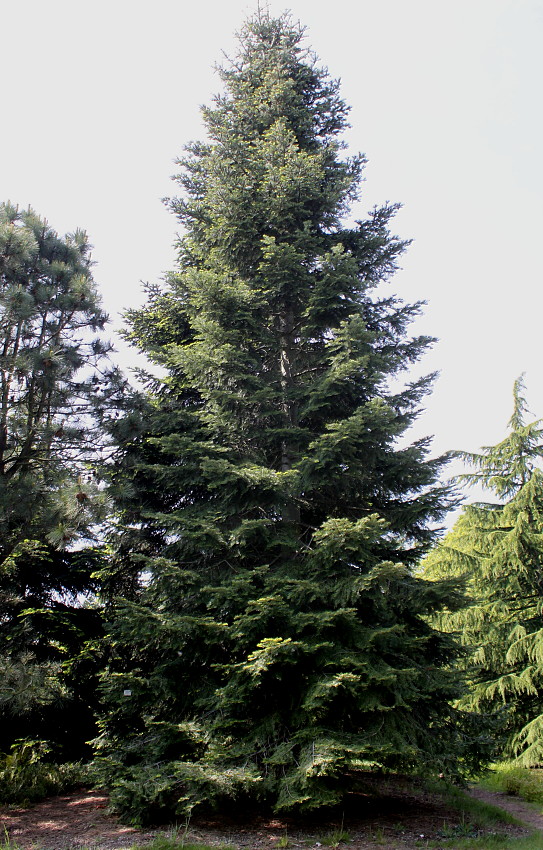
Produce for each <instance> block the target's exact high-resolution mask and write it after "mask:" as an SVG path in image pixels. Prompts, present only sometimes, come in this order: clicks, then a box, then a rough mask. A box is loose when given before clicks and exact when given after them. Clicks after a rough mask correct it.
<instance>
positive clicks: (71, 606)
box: [0, 203, 109, 747]
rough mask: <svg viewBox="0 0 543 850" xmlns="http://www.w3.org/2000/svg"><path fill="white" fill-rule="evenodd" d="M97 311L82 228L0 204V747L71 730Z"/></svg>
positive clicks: (91, 552) (87, 518)
mask: <svg viewBox="0 0 543 850" xmlns="http://www.w3.org/2000/svg"><path fill="white" fill-rule="evenodd" d="M106 319H107V317H106V315H105V313H104V311H103V310H102V307H101V304H100V298H99V296H98V292H97V288H96V284H95V282H94V280H93V277H92V262H91V257H90V245H89V242H88V238H87V236H86V234H85V233H84V232H83V231H81V230H78V231H76V232H75V233H73V234H70V235H68V236H66V237H64V238H62V237H60V236H59V235H58V234H57V233H56V231H55V230H53V229H52V227H51V226H50V225H49V224H48V223H47V222H46V221H45V220H44V219H42V218H40V217H39V216H38V215H37V214H36V213H35V212H34V211H33V210H32V209H27V210H19V209H18V208H17V207H15V206H13V205H12V204H10V203H4V204H2V205H0V576H1V587H0V618H1V623H2V635H1V637H0V655H1V660H0V663H1V664H2V668H3V673H4V680H3V686H2V689H1V691H0V705H1V707H2V711H3V712H4V715H5V716H7V717H8V718H9V723H7V724H6V723H5V724H3V732H2V734H1V735H0V746H2V747H4V746H6V744H7V743H9V741H10V740H13V738H14V737H15V738H16V737H20V736H21V735H23V734H26V730H27V728H28V726H29V724H30V725H31V726H32V728H33V735H34V737H40V736H49V735H53V736H55V737H56V736H60V737H61V735H62V733H61V729H62V726H63V723H64V721H67V717H68V714H70V717H71V721H73V725H70V722H68V721H67V722H68V726H69V728H70V730H71V731H70V735H69V737H71V738H72V739H73V740H75V738H76V737H77V735H75V734H73V727H74V725H76V724H77V719H78V718H79V720H81V713H79V714H78V712H77V711H76V706H75V704H74V702H73V701H72V702H71V703H70V708H69V712H68V710H67V709H66V711H65V712H64V714H62V713H59V706H60V705H61V704H63V705H64V707H65V708H66V702H67V700H66V697H67V693H68V691H69V688H68V687H67V680H66V678H64V679H63V681H62V682H61V681H60V679H59V678H58V676H59V674H60V664H61V663H64V662H66V661H67V660H68V659H69V658H70V657H71V656H73V655H74V654H75V653H76V651H77V649H78V648H80V647H81V645H82V643H83V641H84V639H85V638H86V637H88V636H89V634H96V633H97V631H98V629H99V626H98V619H99V618H98V612H96V611H95V612H91V611H90V610H88V609H85V608H84V607H83V606H82V604H81V603H82V598H81V597H82V596H83V595H84V594H86V593H88V592H89V591H92V590H93V588H95V582H94V581H93V579H92V578H91V575H92V573H93V571H94V570H95V569H96V567H97V564H98V562H99V554H98V551H97V550H96V548H95V546H94V544H95V543H96V541H95V540H94V539H93V536H92V534H91V528H92V525H93V523H95V522H97V521H98V520H99V519H100V517H101V514H102V503H103V496H102V495H101V494H100V493H99V492H98V489H97V487H96V485H95V483H93V481H92V468H89V461H91V460H92V461H93V463H94V464H96V461H97V459H98V457H99V455H100V453H101V451H102V450H103V445H104V443H103V436H102V434H101V433H100V431H99V428H98V424H97V422H96V419H95V418H94V417H93V415H92V411H93V408H94V402H93V396H94V394H95V390H96V389H97V387H98V385H99V384H100V382H101V379H102V377H103V374H104V369H105V365H104V364H105V355H106V354H107V352H108V350H109V345H108V344H107V343H106V342H104V341H103V338H102V336H101V334H102V331H103V329H104V326H105V322H106ZM84 543H86V545H84ZM75 544H77V551H75V550H74V545H75ZM45 706H48V708H45ZM34 709H35V711H34ZM33 711H34V713H33ZM53 716H54V718H55V719H54V721H53V720H52V717H53ZM88 732H89V727H88V725H87V727H86V729H85V730H82V731H81V734H80V735H79V737H78V740H79V741H80V740H81V737H82V738H83V739H84V738H85V737H88Z"/></svg>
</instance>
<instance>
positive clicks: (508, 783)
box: [479, 762, 543, 806]
mask: <svg viewBox="0 0 543 850" xmlns="http://www.w3.org/2000/svg"><path fill="white" fill-rule="evenodd" d="M479 784H480V785H481V786H482V787H483V788H488V789H489V790H490V791H504V792H505V793H506V794H513V795H514V796H515V797H520V798H521V799H522V800H526V801H527V802H528V803H539V804H540V805H542V806H543V771H541V770H537V769H535V768H528V767H520V766H519V765H516V764H513V763H511V762H504V763H503V764H496V765H494V766H493V768H492V770H491V772H490V773H488V774H487V775H486V776H485V777H483V779H482V780H481V782H480V783H479Z"/></svg>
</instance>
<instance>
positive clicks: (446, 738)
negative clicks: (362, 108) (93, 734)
mask: <svg viewBox="0 0 543 850" xmlns="http://www.w3.org/2000/svg"><path fill="white" fill-rule="evenodd" d="M221 78H222V81H223V84H224V94H221V95H220V96H218V97H217V98H216V99H215V102H214V105H213V106H212V107H211V108H209V109H204V111H203V115H204V120H205V124H206V127H207V132H208V141H207V142H205V143H194V144H191V145H189V146H188V148H187V149H186V157H185V158H184V159H182V160H181V161H180V166H181V171H180V174H179V176H178V177H177V178H176V179H177V181H178V183H179V185H180V187H181V190H182V195H181V197H180V198H179V199H175V200H172V201H171V208H172V210H173V211H174V212H175V213H176V215H177V216H178V219H179V221H180V222H181V225H182V227H183V229H184V230H183V236H182V237H181V239H180V242H179V267H178V270H177V272H175V273H174V274H172V275H171V277H170V279H169V281H168V285H167V286H166V287H165V288H164V289H159V288H151V289H150V290H149V297H148V301H147V305H146V306H145V307H144V308H143V309H141V310H136V311H132V312H131V313H130V314H129V320H130V332H129V333H130V336H131V339H132V341H133V342H134V344H135V345H137V346H139V347H140V348H141V349H142V350H143V351H144V352H145V353H146V354H147V355H148V357H150V358H151V360H152V361H154V362H155V363H157V364H159V365H160V366H161V367H162V368H163V369H164V370H165V372H166V376H165V377H164V378H163V379H161V380H157V381H154V382H153V381H150V384H149V393H148V396H147V399H146V400H144V402H143V405H144V408H145V409H144V414H143V415H141V416H140V415H139V414H135V413H132V414H131V415H129V416H127V417H126V418H124V419H121V420H119V422H118V424H117V427H116V435H117V439H118V441H119V446H120V454H119V458H118V461H117V467H116V468H115V471H114V476H113V485H114V487H116V489H117V491H118V503H119V510H120V512H121V516H122V520H123V524H124V532H123V533H121V535H120V538H119V540H118V544H117V545H118V560H117V564H118V572H117V576H116V577H117V578H118V579H119V581H121V580H122V578H123V570H124V571H125V575H124V580H125V581H127V582H129V576H130V574H131V571H139V573H140V575H141V577H142V579H141V587H140V589H139V591H138V589H137V587H136V588H134V592H133V595H132V597H131V598H130V599H126V600H125V602H124V603H122V604H120V605H119V606H118V607H117V609H116V610H114V611H112V612H111V617H110V642H111V664H110V668H109V670H108V673H107V675H106V677H105V679H104V691H105V700H106V702H105V705H106V710H105V712H104V718H103V734H102V736H101V738H100V740H99V742H98V743H99V749H98V757H99V758H98V761H99V762H101V765H102V772H103V775H104V777H105V778H106V781H107V782H109V784H110V787H111V788H112V792H113V800H114V802H115V803H116V804H117V806H118V807H119V808H120V809H123V810H124V811H125V814H126V815H127V816H132V817H133V818H136V819H137V818H139V819H142V818H145V817H147V818H152V817H156V816H157V815H158V813H159V812H161V811H162V812H163V813H164V812H167V811H170V812H171V811H172V810H173V811H178V812H179V811H184V810H187V809H190V808H192V807H193V806H194V805H195V804H197V803H199V802H205V801H208V802H214V803H216V804H217V803H220V801H221V800H225V799H231V798H234V797H236V796H241V797H244V796H245V795H249V797H252V798H255V799H262V800H265V801H267V802H268V803H272V804H273V805H275V806H276V807H279V808H281V807H283V808H297V807H302V808H303V807H312V806H313V807H315V806H321V805H325V804H332V803H335V802H337V801H339V800H341V799H342V796H343V795H344V793H345V792H346V790H347V789H348V787H350V786H351V785H352V782H353V780H352V772H353V771H354V770H358V771H360V770H367V769H369V770H373V769H375V768H384V769H388V768H391V769H401V770H412V769H417V768H421V767H422V766H423V764H424V763H426V762H429V763H430V764H431V765H432V769H436V770H449V769H452V765H453V764H457V762H458V758H459V754H460V748H461V744H460V735H459V731H458V723H457V720H458V717H457V715H456V714H455V712H453V711H452V709H451V708H450V700H451V698H452V697H453V696H454V695H455V692H456V686H455V684H454V682H453V681H452V680H451V678H450V674H449V673H448V672H446V670H445V666H446V664H447V662H449V661H450V660H451V658H452V657H454V655H455V652H456V649H455V644H454V641H453V639H452V637H451V636H450V635H446V634H441V633H439V632H437V631H434V630H433V629H432V628H430V626H429V625H428V616H429V615H430V614H431V613H432V612H434V611H435V610H436V609H439V608H440V606H441V605H442V604H443V603H444V600H445V599H446V600H447V601H448V603H449V604H454V599H455V598H456V597H455V592H454V590H453V589H452V585H451V584H450V583H449V584H435V583H432V582H426V581H423V580H421V579H420V578H416V577H414V575H413V573H412V567H413V565H414V564H416V563H417V562H418V560H419V558H420V556H421V554H422V553H424V552H425V551H426V549H427V547H428V546H429V544H430V543H431V541H432V539H433V532H432V530H431V528H432V526H433V525H434V524H435V521H436V520H439V518H440V517H441V516H442V514H443V512H444V511H445V510H446V509H447V507H448V503H449V501H450V500H449V495H448V493H447V491H446V490H445V489H443V488H441V487H440V486H436V484H435V480H436V474H437V472H438V470H439V468H440V466H441V463H442V461H441V460H433V461H432V460H428V459H427V449H428V441H427V440H421V441H419V442H416V443H414V444H412V445H408V446H407V447H403V448H400V447H399V446H398V439H399V438H400V437H401V436H402V435H403V434H404V432H405V431H406V429H408V428H409V426H410V425H411V423H412V422H413V420H414V418H415V417H416V416H417V413H418V410H419V403H420V400H421V397H422V396H423V395H424V394H425V392H426V391H427V388H428V383H429V381H428V380H426V379H422V380H417V381H414V382H412V383H410V384H407V385H406V386H405V387H404V388H403V389H400V390H397V391H396V390H391V389H390V388H389V383H390V379H396V377H397V375H398V373H400V372H402V371H403V370H405V369H406V368H407V367H408V365H409V364H410V363H411V362H413V361H415V360H417V358H418V357H419V356H420V355H421V353H422V352H423V351H424V349H425V348H426V347H427V345H428V343H429V340H428V339H427V338H423V337H417V338H410V337H409V336H408V335H407V333H406V328H407V326H408V324H409V322H410V321H411V319H412V318H413V316H414V315H415V314H416V313H417V312H418V309H419V308H418V305H414V306H413V305H406V304H404V303H402V302H401V301H400V300H398V299H396V298H394V297H381V296H380V295H379V294H377V293H376V288H377V286H378V285H379V284H381V283H382V282H383V281H386V280H387V279H388V278H389V277H390V276H391V275H392V273H393V272H394V271H395V269H396V267H397V261H398V258H399V256H400V255H401V253H402V251H403V250H404V247H405V243H403V242H402V241H400V240H398V239H397V238H396V237H394V236H392V235H391V233H390V231H389V222H390V219H391V217H392V216H393V214H394V212H395V207H394V206H384V207H381V208H379V209H375V210H374V211H373V212H372V213H371V214H370V215H369V217H368V218H367V219H365V220H364V221H359V222H357V223H356V224H353V225H352V226H344V225H342V223H341V219H342V217H343V216H345V214H346V213H347V211H348V209H349V204H350V202H352V201H353V200H354V199H355V198H356V197H357V193H358V190H359V187H360V180H361V171H362V167H363V165H364V160H363V157H361V156H355V157H352V158H342V156H341V152H342V147H343V144H342V142H341V141H340V138H341V131H342V130H343V128H344V127H345V126H346V116H347V108H346V106H345V104H344V103H343V101H342V100H341V99H340V97H339V94H338V84H337V82H335V81H333V80H331V79H330V78H329V77H328V74H327V72H326V71H325V70H324V69H322V68H321V67H319V65H318V64H317V61H316V59H315V57H314V56H313V54H312V53H310V52H309V51H308V50H306V48H305V47H304V42H303V31H302V30H301V29H300V27H299V26H298V25H295V24H293V23H292V22H291V20H290V18H289V17H288V16H284V17H282V18H280V19H272V18H271V17H269V16H268V15H267V14H258V15H257V16H256V17H254V18H253V19H251V20H249V22H248V23H247V24H246V25H245V27H244V28H243V30H242V32H241V35H240V38H239V53H238V55H237V56H236V58H235V59H234V60H233V61H232V62H229V63H228V64H227V66H226V67H225V68H223V69H222V70H221ZM394 386H395V387H396V386H397V382H396V381H394ZM349 777H350V778H349Z"/></svg>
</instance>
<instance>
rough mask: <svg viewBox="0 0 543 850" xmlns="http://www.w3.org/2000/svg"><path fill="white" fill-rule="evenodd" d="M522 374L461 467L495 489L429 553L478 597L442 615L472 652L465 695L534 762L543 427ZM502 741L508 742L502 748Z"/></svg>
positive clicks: (541, 627) (541, 689) (538, 720)
mask: <svg viewBox="0 0 543 850" xmlns="http://www.w3.org/2000/svg"><path fill="white" fill-rule="evenodd" d="M526 420H527V406H526V402H525V399H524V387H523V384H522V379H519V380H518V381H517V382H516V383H515V388H514V409H513V415H512V417H511V419H510V421H509V433H508V435H507V436H506V437H505V439H504V440H502V441H501V442H500V443H498V444H497V445H496V446H487V447H485V448H484V449H483V450H482V451H481V453H480V454H470V453H465V454H464V458H465V460H466V461H467V462H468V463H469V464H471V465H472V466H473V467H474V472H472V473H467V474H466V475H464V476H463V478H464V479H465V480H467V481H468V482H470V483H474V484H480V485H482V486H483V487H484V488H485V489H486V490H487V491H488V492H489V493H490V494H492V495H493V496H494V501H491V502H475V503H473V504H470V505H467V506H466V507H465V508H464V510H463V512H462V514H461V516H460V517H459V519H458V520H457V522H456V524H455V526H454V528H453V529H452V531H451V532H450V533H449V534H448V535H447V536H446V537H445V539H444V540H443V543H442V544H441V545H440V546H438V547H437V548H436V549H435V550H434V551H433V552H431V554H430V555H429V556H428V558H427V559H426V561H425V568H426V569H425V572H426V575H427V576H429V577H437V578H442V577H443V576H464V577H465V579H466V581H467V586H468V591H469V595H470V596H471V600H472V601H471V605H470V606H469V607H467V608H464V609H462V610H460V611H457V612H455V613H452V614H451V613H449V614H444V615H443V616H442V617H441V618H440V620H439V621H438V622H439V623H440V625H441V626H443V627H445V628H448V629H451V630H455V631H457V632H459V633H460V635H461V638H462V641H463V643H464V644H465V645H466V647H468V648H469V650H470V653H469V655H468V657H467V659H466V660H465V661H464V666H465V667H466V668H467V671H468V672H469V674H470V678H471V688H470V690H469V691H468V693H467V695H466V696H465V698H464V704H465V705H466V706H467V707H469V708H471V709H473V710H476V711H478V712H481V713H483V714H487V715H488V714H494V715H495V716H497V719H498V721H499V722H498V727H497V728H498V729H499V730H500V732H503V737H502V739H501V740H500V739H499V735H500V732H499V733H498V753H497V754H498V756H501V755H502V754H505V755H506V756H509V757H511V756H517V757H518V758H519V759H520V760H521V762H523V763H524V764H527V765H534V764H536V765H538V764H540V763H541V760H542V758H543V748H542V744H541V741H542V734H541V733H542V731H543V667H542V664H541V659H542V658H543V612H542V608H541V591H542V565H543V474H542V471H541V458H542V457H543V428H542V423H541V420H538V421H535V422H529V421H528V422H527V421H526ZM502 747H503V751H502V750H501V748H502Z"/></svg>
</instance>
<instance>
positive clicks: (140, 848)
mask: <svg viewBox="0 0 543 850" xmlns="http://www.w3.org/2000/svg"><path fill="white" fill-rule="evenodd" d="M0 850H1V848H0ZM130 850H236V848H235V847H232V846H231V845H229V844H220V845H216V844H215V845H214V846H211V845H210V844H194V843H193V842H190V841H185V840H184V838H182V837H181V839H179V838H178V837H177V836H175V837H172V836H168V835H159V836H157V837H156V838H155V839H154V841H151V842H150V843H148V844H134V845H133V846H132V847H131V848H130Z"/></svg>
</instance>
